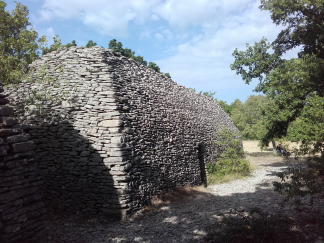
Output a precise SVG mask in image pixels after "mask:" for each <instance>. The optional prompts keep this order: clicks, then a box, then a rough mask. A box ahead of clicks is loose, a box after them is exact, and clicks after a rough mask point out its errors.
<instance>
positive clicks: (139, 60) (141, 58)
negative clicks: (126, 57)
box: [133, 56, 147, 66]
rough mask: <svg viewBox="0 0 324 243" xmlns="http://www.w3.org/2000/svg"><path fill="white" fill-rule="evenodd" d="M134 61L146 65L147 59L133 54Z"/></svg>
mask: <svg viewBox="0 0 324 243" xmlns="http://www.w3.org/2000/svg"><path fill="white" fill-rule="evenodd" d="M133 59H134V60H135V61H136V62H138V63H140V64H142V65H144V66H147V61H145V60H144V58H143V57H142V56H134V58H133Z"/></svg>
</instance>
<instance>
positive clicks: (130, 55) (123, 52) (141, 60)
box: [108, 39, 171, 78]
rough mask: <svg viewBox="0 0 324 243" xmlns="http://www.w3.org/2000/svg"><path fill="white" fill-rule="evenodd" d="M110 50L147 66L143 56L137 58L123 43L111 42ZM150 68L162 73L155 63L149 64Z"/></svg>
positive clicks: (167, 74)
mask: <svg viewBox="0 0 324 243" xmlns="http://www.w3.org/2000/svg"><path fill="white" fill-rule="evenodd" d="M108 48H109V49H112V50H113V51H115V52H119V53H120V54H121V55H123V56H125V57H127V58H131V59H133V60H135V61H136V62H138V63H140V64H142V65H144V66H147V61H145V60H144V58H143V57H142V56H135V51H132V49H130V48H123V44H122V43H121V42H117V40H116V39H112V40H111V41H109V44H108ZM148 67H149V68H151V69H153V70H154V71H156V72H158V73H161V71H160V67H159V66H158V65H157V64H156V63H154V62H149V64H148ZM162 74H163V73H162ZM164 75H165V76H167V77H169V78H171V76H170V74H169V73H165V74H164Z"/></svg>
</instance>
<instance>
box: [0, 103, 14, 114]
mask: <svg viewBox="0 0 324 243" xmlns="http://www.w3.org/2000/svg"><path fill="white" fill-rule="evenodd" d="M13 112H14V110H13V108H12V107H11V106H7V105H0V116H10V115H12V114H13Z"/></svg>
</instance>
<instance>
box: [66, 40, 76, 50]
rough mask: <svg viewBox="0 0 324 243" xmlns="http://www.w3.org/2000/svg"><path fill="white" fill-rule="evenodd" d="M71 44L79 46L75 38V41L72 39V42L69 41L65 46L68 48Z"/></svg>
mask: <svg viewBox="0 0 324 243" xmlns="http://www.w3.org/2000/svg"><path fill="white" fill-rule="evenodd" d="M71 46H77V44H76V43H75V40H73V41H71V43H67V44H66V45H65V47H67V48H70V47H71Z"/></svg>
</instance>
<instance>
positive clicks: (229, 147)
mask: <svg viewBox="0 0 324 243" xmlns="http://www.w3.org/2000/svg"><path fill="white" fill-rule="evenodd" d="M217 140H218V141H217V142H216V144H217V145H219V146H220V148H222V149H223V152H222V154H221V156H220V158H219V159H218V161H215V162H210V163H207V166H206V167H207V171H208V173H210V174H214V175H217V176H219V177H224V176H225V175H226V174H230V173H239V174H242V175H248V174H249V173H250V165H249V162H248V161H246V160H244V157H245V153H244V150H243V146H242V143H241V140H240V139H239V134H237V133H234V132H232V131H230V130H228V129H227V128H219V131H218V132H217Z"/></svg>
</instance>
